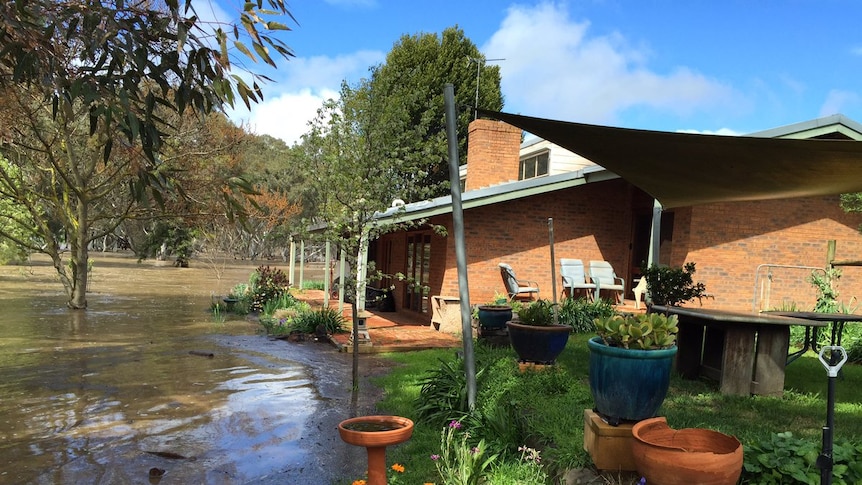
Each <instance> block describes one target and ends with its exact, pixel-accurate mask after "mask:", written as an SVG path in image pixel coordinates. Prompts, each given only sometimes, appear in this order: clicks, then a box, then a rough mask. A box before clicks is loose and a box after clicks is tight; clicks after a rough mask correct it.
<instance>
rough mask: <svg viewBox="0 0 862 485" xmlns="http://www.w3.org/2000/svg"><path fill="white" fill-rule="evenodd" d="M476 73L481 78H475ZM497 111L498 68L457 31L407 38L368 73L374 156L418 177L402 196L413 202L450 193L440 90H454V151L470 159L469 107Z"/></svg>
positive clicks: (500, 99) (500, 101)
mask: <svg viewBox="0 0 862 485" xmlns="http://www.w3.org/2000/svg"><path fill="white" fill-rule="evenodd" d="M477 71H478V74H479V75H478V76H477ZM477 82H478V84H479V90H478V93H479V96H478V97H479V100H478V106H479V107H480V108H484V109H490V110H501V109H502V108H503V96H502V94H501V92H500V68H499V66H497V65H494V64H493V63H486V62H485V56H484V55H483V54H482V53H481V52H479V49H478V48H477V47H476V45H475V44H473V42H472V41H470V39H468V38H467V37H466V36H465V35H464V31H463V30H461V29H460V28H458V27H457V26H456V27H450V28H447V29H446V30H444V31H443V32H442V34H440V35H437V34H429V33H422V34H416V35H404V36H403V37H401V39H400V40H399V41H398V42H397V43H396V44H395V45H394V46H393V48H392V50H391V51H390V52H389V54H388V55H387V56H386V62H385V63H384V64H381V65H379V66H377V67H375V68H374V69H373V70H372V76H371V81H370V83H368V85H367V86H366V89H370V91H371V94H370V95H369V96H370V99H371V103H370V109H371V110H374V111H376V112H377V113H378V115H377V116H376V122H378V123H379V126H378V127H374V126H369V127H368V129H369V130H374V129H377V128H379V129H381V130H385V131H383V132H382V133H380V135H379V136H380V142H379V144H378V147H379V152H378V153H377V156H378V158H379V163H380V164H381V165H387V166H391V167H394V168H396V169H397V167H398V166H399V165H400V166H403V167H405V169H408V170H411V171H412V173H411V176H412V177H414V178H417V179H419V183H417V184H413V186H412V187H411V188H410V190H409V191H407V192H406V193H405V194H404V196H403V198H404V199H405V200H407V201H417V200H422V199H425V198H430V197H436V196H440V195H446V194H448V187H449V161H448V146H447V141H446V123H445V106H444V102H443V86H445V85H446V84H448V83H451V84H452V85H453V86H454V88H455V102H456V103H457V104H458V106H459V107H460V108H461V109H460V110H458V139H459V145H458V154H459V158H460V160H461V162H462V163H466V159H467V129H468V125H469V123H470V121H471V120H472V119H473V112H472V110H471V108H472V107H473V106H474V105H475V104H476V85H477Z"/></svg>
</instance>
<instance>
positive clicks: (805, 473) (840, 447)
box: [742, 431, 862, 485]
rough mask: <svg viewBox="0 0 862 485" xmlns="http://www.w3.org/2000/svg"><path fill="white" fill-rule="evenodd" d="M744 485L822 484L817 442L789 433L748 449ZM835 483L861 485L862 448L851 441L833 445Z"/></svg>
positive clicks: (747, 447)
mask: <svg viewBox="0 0 862 485" xmlns="http://www.w3.org/2000/svg"><path fill="white" fill-rule="evenodd" d="M745 451H746V453H745V464H744V468H743V475H742V483H751V484H764V485H770V484H775V485H779V484H781V485H783V484H791V483H807V484H811V485H816V484H819V483H820V469H819V468H818V467H817V463H816V462H817V457H818V456H819V455H820V451H821V450H820V446H819V444H818V443H816V442H814V441H810V440H804V439H800V438H796V437H794V436H793V433H791V432H789V431H786V432H782V433H774V434H772V435H771V436H770V437H769V438H767V439H764V440H761V441H758V442H755V443H752V444H749V445H747V446H746V450H745ZM832 459H833V468H832V483H835V484H847V485H849V484H856V483H862V445H859V444H854V443H850V442H848V441H846V440H845V441H841V442H835V443H833V445H832Z"/></svg>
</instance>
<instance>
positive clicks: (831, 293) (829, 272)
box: [807, 268, 841, 313]
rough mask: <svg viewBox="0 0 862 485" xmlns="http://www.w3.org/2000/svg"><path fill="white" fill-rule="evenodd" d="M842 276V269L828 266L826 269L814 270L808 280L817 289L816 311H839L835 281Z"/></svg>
mask: <svg viewBox="0 0 862 485" xmlns="http://www.w3.org/2000/svg"><path fill="white" fill-rule="evenodd" d="M839 278H841V270H840V269H838V268H828V269H826V270H825V271H820V270H817V271H812V272H811V275H809V276H808V279H807V281H808V282H809V283H811V284H812V285H814V287H815V289H816V290H817V301H816V302H815V303H814V311H815V312H819V313H835V312H837V311H838V290H837V289H836V288H835V283H837V282H838V279H839Z"/></svg>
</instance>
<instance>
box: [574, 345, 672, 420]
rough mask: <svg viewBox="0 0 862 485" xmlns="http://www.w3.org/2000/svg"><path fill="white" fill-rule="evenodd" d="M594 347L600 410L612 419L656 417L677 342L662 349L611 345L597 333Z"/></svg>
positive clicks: (593, 368)
mask: <svg viewBox="0 0 862 485" xmlns="http://www.w3.org/2000/svg"><path fill="white" fill-rule="evenodd" d="M587 345H588V346H589V348H590V391H591V392H592V394H593V399H594V400H595V403H596V411H597V412H598V413H599V414H601V415H603V416H604V417H605V419H608V421H616V422H618V421H640V420H642V419H646V418H652V417H654V416H655V415H656V413H657V412H658V408H660V407H661V404H662V402H664V398H665V396H667V390H668V387H669V386H670V372H671V368H672V367H673V360H674V357H675V356H676V350H677V349H676V346H674V347H671V348H669V349H659V350H634V349H624V348H622V347H609V346H607V345H605V344H604V342H603V341H602V339H601V337H593V338H591V339H590V340H589V341H588V342H587Z"/></svg>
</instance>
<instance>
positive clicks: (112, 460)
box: [0, 258, 317, 484]
mask: <svg viewBox="0 0 862 485" xmlns="http://www.w3.org/2000/svg"><path fill="white" fill-rule="evenodd" d="M252 269H253V266H250V267H239V268H236V271H235V272H234V273H228V274H226V275H225V278H224V281H226V282H227V283H226V284H227V285H232V284H233V283H235V282H240V281H244V280H245V279H247V277H248V274H249V272H250V271H251V270H252ZM51 271H52V269H51V268H50V267H48V266H47V265H42V266H37V267H34V268H33V269H32V270H25V271H22V268H15V267H5V268H4V267H0V305H2V308H3V309H4V310H5V311H4V314H3V318H2V319H0V396H3V399H2V400H0V456H2V458H0V460H2V461H0V463H2V466H0V483H15V484H18V483H146V481H147V479H148V478H147V476H148V475H147V472H148V470H149V469H150V468H151V467H159V468H162V469H165V470H167V473H166V475H165V477H164V481H163V482H162V483H238V482H242V481H243V480H244V479H247V478H249V477H253V476H260V475H262V474H265V473H266V472H267V471H269V470H274V469H276V468H277V467H279V466H280V465H283V464H284V460H285V457H286V456H290V457H292V458H296V459H302V454H303V453H305V452H304V451H303V450H301V449H300V448H299V447H298V446H297V440H298V439H299V437H300V436H301V431H302V425H303V423H304V420H305V419H306V418H307V416H308V413H309V412H310V411H311V409H310V406H309V402H312V401H314V400H315V399H317V397H316V394H315V391H314V388H313V386H312V385H311V382H310V380H309V378H308V376H307V374H306V372H305V370H304V369H303V368H302V367H301V366H299V365H297V364H295V363H292V362H290V361H286V360H280V359H275V358H273V357H270V356H268V355H265V354H258V353H255V352H254V351H252V350H245V351H242V352H237V351H227V350H226V349H224V348H220V347H218V345H217V344H215V343H214V342H215V341H214V340H213V339H210V338H207V335H208V334H211V333H213V332H219V333H223V332H241V333H248V332H253V331H254V328H253V327H251V326H250V325H248V324H246V323H244V322H236V323H235V324H234V325H235V326H236V327H237V328H235V327H234V326H232V324H231V323H228V324H225V326H220V327H216V324H214V323H213V322H212V320H211V318H210V315H209V314H208V313H207V312H206V309H207V306H208V303H209V301H210V295H211V294H214V293H215V292H221V293H226V290H224V289H218V288H215V287H216V286H217V285H218V284H220V282H218V281H216V280H215V279H214V277H213V274H212V272H209V271H207V269H206V268H172V267H157V266H154V265H153V264H152V263H150V264H149V265H137V264H136V263H135V262H134V260H133V259H129V258H126V259H120V258H116V259H107V260H104V261H103V263H102V264H99V262H98V261H97V263H96V266H95V271H94V278H93V286H92V288H93V291H92V293H91V294H90V296H89V304H90V309H89V310H87V311H85V312H81V311H70V310H66V309H65V308H64V298H63V296H62V294H61V293H60V291H58V290H59V287H58V286H57V285H58V283H56V282H55V280H54V279H53V277H52V275H51ZM214 288H215V289H214ZM193 351H202V352H199V353H198V354H203V355H196V354H194V353H190V352H193ZM209 353H212V355H213V357H212V358H208V357H207V356H206V354H209Z"/></svg>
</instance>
